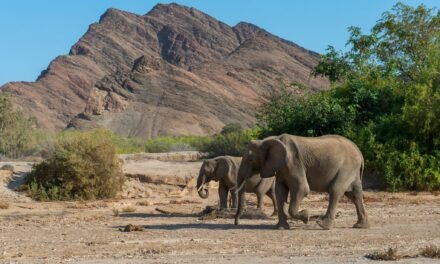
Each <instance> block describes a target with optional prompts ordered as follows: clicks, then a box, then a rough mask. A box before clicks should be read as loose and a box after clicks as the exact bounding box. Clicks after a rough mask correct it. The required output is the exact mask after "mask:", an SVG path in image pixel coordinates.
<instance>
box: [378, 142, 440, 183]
mask: <svg viewBox="0 0 440 264" xmlns="http://www.w3.org/2000/svg"><path fill="white" fill-rule="evenodd" d="M384 180H385V183H386V185H387V186H388V188H389V189H390V190H392V191H396V190H407V189H409V190H428V191H432V190H439V189H440V153H437V155H435V156H434V155H428V154H421V153H420V152H419V150H418V148H417V145H416V144H415V143H411V146H410V149H409V150H408V151H403V152H401V151H390V152H389V154H388V155H387V156H386V158H385V163H384Z"/></svg>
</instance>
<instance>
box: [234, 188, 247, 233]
mask: <svg viewBox="0 0 440 264" xmlns="http://www.w3.org/2000/svg"><path fill="white" fill-rule="evenodd" d="M245 206H246V200H245V190H244V188H243V189H242V190H240V192H239V193H238V205H237V211H236V213H235V221H234V224H235V225H238V224H239V222H240V220H239V219H240V216H241V215H242V214H243V210H244V208H245Z"/></svg>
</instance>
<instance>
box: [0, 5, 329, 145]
mask: <svg viewBox="0 0 440 264" xmlns="http://www.w3.org/2000/svg"><path fill="white" fill-rule="evenodd" d="M318 60H319V54H317V53H315V52H312V51H309V50H307V49H304V48H302V47H300V46H298V45H296V44H294V43H292V42H289V41H287V40H283V39H281V38H279V37H276V36H274V35H272V34H270V33H268V32H266V31H265V30H263V29H261V28H259V27H257V26H254V25H252V24H249V23H244V22H241V23H239V24H237V25H235V26H234V27H230V26H228V25H226V24H225V23H222V22H221V21H218V20H216V19H215V18H213V17H211V16H209V15H207V14H204V13H202V12H200V11H198V10H197V9H194V8H189V7H184V6H180V5H177V4H168V5H162V4H158V5H156V6H155V7H154V8H153V9H152V10H151V11H150V12H148V13H147V14H145V15H136V14H132V13H128V12H124V11H120V10H116V9H109V10H107V11H106V12H105V13H104V14H103V15H102V16H101V19H100V20H99V22H98V23H94V24H92V25H91V26H90V27H89V29H88V31H87V32H86V34H85V35H84V36H83V37H82V38H81V39H80V40H79V41H78V42H77V43H76V44H75V45H74V46H73V47H72V48H71V50H70V53H69V55H65V56H59V57H57V58H55V59H54V60H53V61H52V62H51V63H50V65H49V67H48V68H47V69H46V70H44V71H43V72H42V73H41V75H40V76H39V77H38V79H37V80H36V81H35V82H11V83H8V84H6V85H4V86H2V87H1V90H3V91H4V92H8V93H11V94H13V95H14V97H15V98H16V101H17V104H18V105H19V106H20V107H22V108H24V109H26V110H28V111H29V112H30V113H32V114H33V115H34V116H35V117H36V118H37V120H38V122H39V125H40V126H41V127H43V128H46V129H49V130H60V129H63V128H65V127H66V126H69V127H76V128H80V129H88V128H94V127H106V128H109V129H112V130H113V131H115V132H118V133H120V134H123V135H128V136H138V137H143V138H151V137H154V136H157V135H182V134H194V135H205V134H212V133H215V132H218V131H220V130H221V128H222V127H223V126H224V125H225V124H227V123H231V122H238V123H241V124H242V125H243V126H245V127H246V126H250V125H252V124H253V123H254V122H255V111H256V108H257V107H258V105H260V104H261V103H262V102H264V101H265V100H267V98H268V97H269V96H270V95H271V94H272V93H273V92H274V91H276V90H277V89H279V88H280V87H282V86H283V85H288V86H290V87H291V89H292V90H294V91H296V92H298V93H302V92H303V90H304V89H311V90H323V89H328V87H329V82H328V81H327V80H326V79H323V78H312V77H310V71H311V69H312V68H313V67H314V66H315V65H316V64H317V62H318Z"/></svg>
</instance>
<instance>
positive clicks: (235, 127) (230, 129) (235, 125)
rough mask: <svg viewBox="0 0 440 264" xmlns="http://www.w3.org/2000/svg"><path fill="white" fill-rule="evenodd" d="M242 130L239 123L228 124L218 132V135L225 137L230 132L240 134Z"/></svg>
mask: <svg viewBox="0 0 440 264" xmlns="http://www.w3.org/2000/svg"><path fill="white" fill-rule="evenodd" d="M242 130H243V128H242V127H241V125H240V124H239V123H229V124H227V125H226V126H224V127H223V129H222V131H220V134H222V135H225V134H228V133H232V132H241V131H242Z"/></svg>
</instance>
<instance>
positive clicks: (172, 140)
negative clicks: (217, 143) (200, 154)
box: [145, 136, 212, 153]
mask: <svg viewBox="0 0 440 264" xmlns="http://www.w3.org/2000/svg"><path fill="white" fill-rule="evenodd" d="M211 140H212V138H210V137H207V136H180V137H155V138H153V139H150V140H147V142H146V143H145V152H150V153H162V152H170V151H188V150H196V151H201V150H202V149H204V146H205V145H206V144H208V143H209V142H210V141H211Z"/></svg>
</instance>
